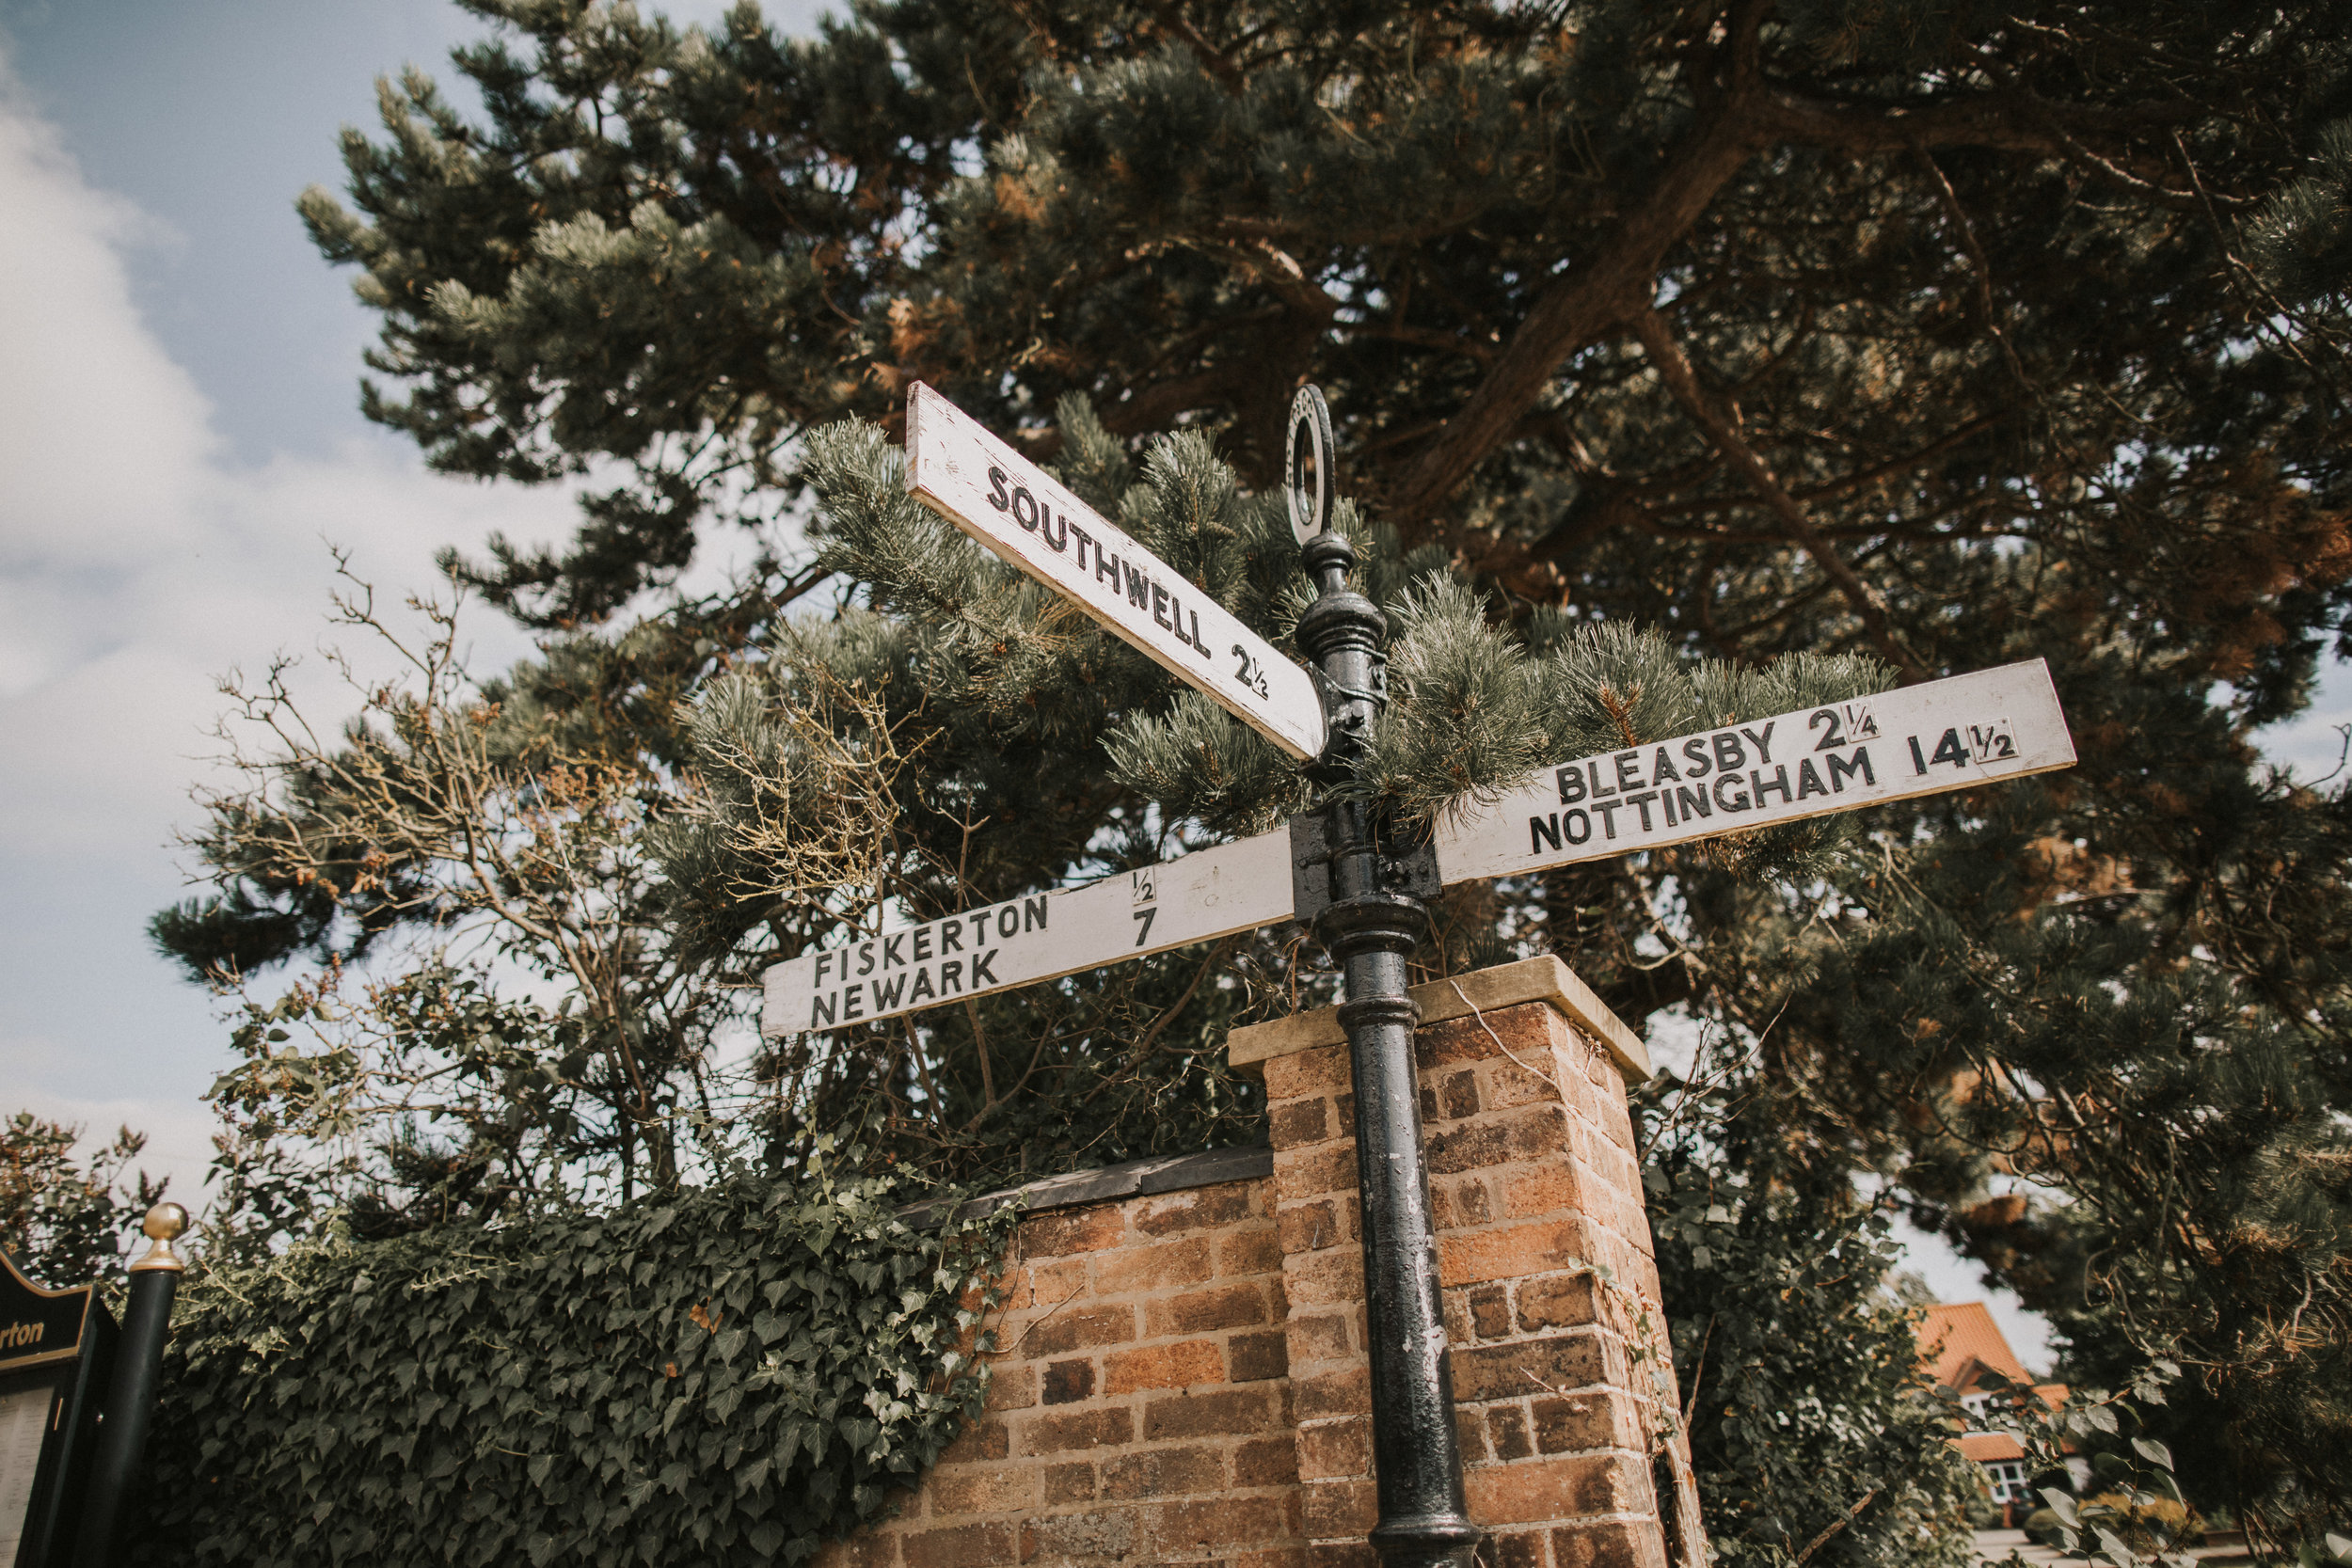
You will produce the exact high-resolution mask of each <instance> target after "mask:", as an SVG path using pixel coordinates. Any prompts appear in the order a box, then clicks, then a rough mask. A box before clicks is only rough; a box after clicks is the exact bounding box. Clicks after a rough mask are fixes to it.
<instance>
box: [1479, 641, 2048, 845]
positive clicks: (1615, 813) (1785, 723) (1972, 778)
mask: <svg viewBox="0 0 2352 1568" xmlns="http://www.w3.org/2000/svg"><path fill="white" fill-rule="evenodd" d="M2073 765H2074V737H2073V736H2070V735H2068V734H2067V731H2066V715H2065V714H2064V713H2063V712H2061V711H2060V710H2059V708H2058V692H2057V690H2056V689H2053V688H2052V686H2051V684H2050V670H2049V666H2048V665H2046V664H2044V663H2043V662H2042V660H2040V659H2038V658H2037V659H2030V660H2028V661H2026V662H2025V663H2023V664H2006V665H2002V666H2001V667H1999V668H1998V669H1994V670H1979V671H1978V672H1976V673H1973V674H1967V675H1954V676H1952V677H1950V678H1949V679H1947V680H1940V681H1927V682H1924V683H1922V684H1920V685H1918V686H1913V687H1905V688H1902V689H1898V690H1894V691H1886V692H1882V693H1880V694H1879V695H1878V696H1875V697H1863V698H1859V699H1857V700H1855V701H1853V702H1850V703H1834V704H1831V705H1827V706H1824V707H1816V708H1801V709H1799V710H1797V711H1796V712H1793V713H1783V714H1779V715H1776V716H1774V717H1772V718H1770V719H1759V720H1756V721H1754V722H1752V723H1739V724H1727V725H1725V726H1724V727H1723V728H1722V729H1717V730H1707V731H1703V732H1701V733H1699V734H1696V735H1688V736H1677V737H1675V738H1674V739H1672V740H1666V741H1659V742H1654V743H1648V744H1645V745H1641V746H1633V747H1629V748H1627V749H1626V750H1624V751H1622V752H1608V753H1605V754H1603V755H1600V756H1594V757H1583V758H1580V759H1579V760H1577V761H1575V762H1572V763H1568V764H1566V765H1565V766H1563V767H1559V768H1549V769H1547V770H1546V772H1545V774H1544V776H1543V777H1542V778H1541V779H1540V780H1538V781H1537V782H1536V783H1535V784H1533V785H1531V786H1530V787H1528V788H1526V789H1523V790H1520V791H1518V792H1517V793H1515V794H1512V795H1507V796H1505V797H1503V798H1502V800H1497V801H1495V802H1494V803H1493V804H1492V805H1489V806H1486V807H1484V808H1482V809H1480V810H1477V811H1474V812H1472V813H1470V814H1469V815H1467V816H1464V817H1462V818H1460V819H1459V820H1457V821H1454V822H1450V823H1440V824H1439V826H1438V833H1437V840H1438V868H1439V870H1440V872H1441V874H1442V875H1443V877H1444V879H1445V881H1446V883H1447V885H1448V886H1451V885H1453V884H1454V883H1455V882H1468V881H1475V880H1477V879H1481V878H1485V877H1507V876H1514V875H1519V874H1523V873H1526V872H1531V871H1542V870H1546V869H1548V868H1549V867H1551V866H1556V865H1569V864H1573V863H1576V862H1579V861H1589V860H1599V859H1602V858H1603V857H1605V856H1609V855H1629V854H1632V853H1634V852H1635V851H1637V850H1642V849H1656V848H1660V847H1663V846H1665V845H1669V844H1681V843H1685V842H1687V841H1689V840H1691V839H1694V838H1708V837H1711V836H1713V835H1715V834H1719V833H1732V832H1741V831H1743V830H1745V829H1749V828H1760V827H1763V826H1765V825H1766V824H1767V823H1772V822H1793V821H1797V820H1799V819H1801V818H1804V817H1808V816H1828V815H1829V814H1831V813H1833V812H1841V811H1853V810H1855V809H1857V808H1859V807H1862V806H1869V805H1877V804H1879V803H1880V802H1882V801H1885V800H1906V799H1909V798H1911V797H1913V796H1917V795H1936V794H1941V793H1943V792H1945V791H1947V790H1954V789H1968V788H1972V787H1974V786H1976V785H1978V784H1997V783H2000V782H2002V781H2004V780H2009V779H2018V778H2023V777H2025V776H2026V774H2029V773H2046V772H2048V771H2050V770H2051V769H2053V768H2069V767H2072V766H2073Z"/></svg>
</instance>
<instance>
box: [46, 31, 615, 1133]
mask: <svg viewBox="0 0 2352 1568" xmlns="http://www.w3.org/2000/svg"><path fill="white" fill-rule="evenodd" d="M0 213H5V214H8V217H7V221H6V222H0V736H5V737H6V744H5V745H0V954H6V955H7V957H6V958H0V964H5V965H6V969H5V974H6V976H7V981H8V983H7V984H6V985H5V986H0V1113H4V1112H5V1111H7V1110H8V1109H11V1108H14V1107H17V1106H31V1105H35V1104H45V1105H53V1106H56V1107H59V1108H60V1114H68V1115H70V1116H71V1117H72V1119H76V1120H81V1121H86V1122H89V1123H91V1124H92V1127H93V1131H105V1132H111V1130H112V1127H113V1124H114V1122H115V1121H116V1120H119V1119H122V1117H123V1116H127V1115H130V1114H131V1112H132V1111H134V1110H135V1111H136V1112H137V1116H136V1117H134V1118H133V1119H134V1124H135V1125H141V1124H144V1125H145V1126H146V1127H147V1128H148V1130H149V1131H151V1132H154V1133H156V1135H157V1137H158V1139H159V1140H161V1139H162V1138H163V1137H164V1135H165V1129H167V1128H169V1129H171V1130H172V1131H171V1132H170V1134H169V1137H170V1141H171V1142H172V1144H173V1146H174V1157H175V1161H177V1160H178V1159H179V1158H181V1157H182V1156H183V1155H186V1154H193V1155H194V1156H195V1157H196V1163H197V1164H198V1165H199V1167H200V1164H201V1157H202V1154H203V1151H204V1149H205V1148H206V1147H207V1139H206V1137H204V1136H202V1135H195V1134H191V1133H190V1132H189V1130H188V1129H187V1128H183V1127H181V1125H180V1123H181V1122H182V1121H183V1120H186V1119H188V1118H189V1117H195V1118H197V1120H198V1122H199V1123H202V1122H208V1121H209V1117H208V1115H207V1114H206V1113H205V1111H204V1110H203V1108H202V1107H201V1106H199V1105H198V1104H197V1103H196V1101H195V1096H196V1095H197V1094H198V1093H200V1092H201V1089H202V1087H203V1086H204V1085H206V1084H207V1083H209V1082H210V1079H211V1076H212V1073H213V1072H214V1071H215V1070H216V1069H217V1068H218V1067H219V1066H221V1065H224V1064H223V1054H224V1053H223V1052H222V1049H221V1046H220V1043H219V1042H220V1041H221V1038H222V1031H221V1030H220V1029H219V1028H218V1026H217V1025H216V1024H215V1022H213V1004H212V1002H211V1001H210V1000H209V999H208V998H206V997H205V996H204V995H203V994H202V993H201V992H200V991H199V990H196V989H195V988H193V987H190V986H187V985H185V984H184V983H183V982H180V981H178V980H176V979H175V978H173V977H172V976H171V975H170V974H169V973H168V972H167V971H166V969H165V968H164V966H163V965H162V963H161V962H160V960H159V959H158V958H156V957H155V956H154V955H152V954H151V953H150V952H149V951H148V950H147V948H146V946H145V942H144V938H143V935H142V929H141V927H142V922H143V920H144V917H145V916H146V915H147V914H148V913H149V912H150V911H153V910H154V909H156V908H158V907H160V906H161V905H163V904H165V903H167V902H168V901H170V900H172V899H174V898H176V897H178V896H180V895H181V894H182V887H181V878H180V875H179V873H178V871H177V870H176V869H175V866H174V852H173V850H172V849H171V848H170V847H169V846H170V841H171V837H172V830H173V828H174V826H175V824H179V823H185V822H188V821H189V820H191V819H192V817H193V815H194V814H193V811H192V808H191V807H190V805H189V803H188V800H187V795H188V789H189V786H190V784H192V783H193V782H195V781H196V780H197V779H198V778H199V776H200V775H202V774H204V773H205V772H206V771H207V765H206V764H205V763H204V761H203V760H202V759H203V758H205V757H208V756H209V755H211V754H212V753H213V752H214V751H215V749H216V747H215V743H214V742H213V741H211V740H210V739H209V738H208V735H207V732H208V731H209V729H210V728H211V726H212V725H213V723H214V721H215V719H216V718H217V717H218V715H219V714H220V712H221V710H222V708H223V706H224V704H223V700H222V699H221V698H220V696H219V695H218V694H217V692H216V691H215V677H216V675H217V674H219V673H221V672H223V671H226V670H228V669H230V667H232V666H242V667H243V668H244V669H246V671H248V672H256V671H258V670H259V669H261V668H262V666H264V665H265V664H266V663H267V662H268V660H269V659H270V657H272V656H273V654H275V653H277V652H278V651H280V650H283V651H287V652H291V653H294V654H298V655H310V656H312V657H310V658H309V661H308V663H309V668H308V670H307V671H306V673H305V674H304V676H303V679H302V689H305V690H307V691H310V692H315V693H318V694H319V695H320V697H321V700H322V702H323V704H325V705H328V706H329V709H330V710H329V711H327V712H326V713H325V714H324V715H323V717H325V718H326V719H327V720H328V721H333V720H334V719H336V718H337V717H339V716H340V710H342V708H344V707H347V703H346V702H344V701H342V700H341V698H340V696H339V695H330V691H331V689H330V688H329V686H328V681H327V672H326V670H325V669H324V668H323V661H321V660H319V659H317V658H316V657H315V656H314V650H315V647H316V644H317V643H318V641H320V638H321V633H322V630H323V626H324V613H325V611H326V608H327V594H328V592H329V590H330V588H331V587H332V586H333V563H332V561H331V559H330V557H329V554H328V550H327V547H326V543H325V542H324V541H326V540H332V541H334V542H335V543H337V544H339V545H341V546H345V547H347V548H349V549H350V550H351V552H352V557H353V565H354V569H355V570H356V571H358V573H360V574H361V575H362V576H364V577H366V578H369V579H370V580H372V581H373V582H374V583H375V584H376V585H377V586H378V588H379V590H380V592H379V602H380V603H382V604H385V605H388V606H390V607H392V608H394V609H395V610H397V608H398V607H399V604H400V600H401V598H402V596H403V595H404V594H405V593H406V592H408V591H411V590H415V589H428V590H429V589H431V588H433V587H434V586H435V584H436V578H435V574H434V568H433V564H432V555H433V551H434V550H435V549H436V548H437V546H442V545H447V544H455V545H458V546H461V547H470V546H477V545H478V544H479V542H480V541H481V540H482V538H483V537H484V536H485V534H486V533H488V532H489V531H491V530H493V529H502V530H504V531H507V532H509V533H512V534H514V535H516V536H517V537H519V538H524V539H532V538H545V537H551V536H552V537H561V536H563V535H564V534H566V533H568V531H569V530H570V528H571V526H572V522H573V518H574V513H573V511H572V506H571V502H570V499H569V498H568V497H567V496H566V495H565V494H564V493H562V492H561V491H557V490H541V491H529V490H521V489H517V488H514V487H506V486H484V485H479V484H472V483H462V482H458V481H453V480H449V479H444V478H440V477H437V476H435V475H432V474H429V473H427V472H426V471H425V470H424V469H423V467H422V466H421V464H420V463H419V461H418V460H417V457H416V454H415V452H414V451H412V450H410V449H408V448H407V447H405V445H403V444H401V443H400V442H398V441H397V440H395V439H394V438H392V437H389V436H384V435H380V434H377V433H373V432H371V431H368V430H366V429H365V428H364V427H362V426H361V425H360V423H359V421H358V418H357V416H356V414H355V415H354V417H353V419H352V421H351V422H352V427H353V431H354V434H353V435H352V436H350V437H349V438H348V439H346V440H345V441H343V442H342V444H341V445H339V446H337V447H335V448H333V449H331V450H328V451H323V452H322V451H310V452H307V453H294V454H289V455H281V456H279V457H277V458H275V459H273V460H271V461H269V462H267V463H263V464H259V465H254V464H246V463H240V462H238V461H237V460H236V459H234V458H233V457H232V456H231V455H230V453H229V449H228V447H227V445H226V443H224V442H223V441H221V440H220V439H219V438H218V436H217V435H216V431H215V415H214V409H213V407H212V405H211V404H210V403H209V402H208V401H207V399H206V398H205V396H204V395H203V393H202V391H201V390H200V389H199V388H198V387H197V385H196V384H195V382H194V381H193V380H192V378H191V377H190V376H189V375H188V373H187V372H185V371H184V370H183V368H182V367H181V366H179V365H177V364H175V363H174V362H173V361H172V359H171V357H170V356H169V355H168V354H167V352H166V351H165V350H164V348H163V347H162V345H161V343H160V342H159V341H158V340H157V338H156V337H155V335H154V334H153V332H151V330H150V328H149V326H148V325H147V324H146V323H145V322H144V321H143V320H142V319H141V317H140V314H139V310H138V308H137V305H136V301H135V294H134V291H133V284H132V277H131V273H130V269H129V267H128V266H127V265H126V253H127V251H128V250H129V248H130V247H132V246H134V245H138V244H141V243H146V242H147V241H149V240H151V239H152V238H153V237H154V232H155V226H154V225H152V224H151V223H150V222H148V221H147V220H145V219H143V218H142V217H141V215H140V214H138V213H137V211H136V210H135V209H134V208H133V207H131V206H130V205H129V204H127V203H126V202H124V201H122V200H121V199H119V198H116V197H114V196H111V195H108V194H107V193H105V192H103V191H100V190H97V189H94V188H92V186H91V185H90V184H89V182H87V180H86V179H85V178H84V176H83V174H82V173H81V171H80V169H79V168H78V167H77V166H76V165H75V164H74V162H73V161H72V158H71V157H70V156H68V154H67V153H66V151H65V150H63V148H62V146H61V144H60V141H59V138H58V135H57V134H56V131H55V129H54V128H53V127H51V126H50V125H48V124H47V123H45V122H44V121H43V120H41V119H40V118H39V117H38V116H37V115H36V114H35V113H34V112H33V111H32V109H31V108H30V107H29V106H28V105H27V103H26V102H25V100H24V95H23V94H22V93H21V92H20V91H19V90H18V89H16V88H15V87H14V86H13V84H12V83H11V82H10V81H9V80H8V77H7V75H6V68H5V63H4V62H0ZM472 631H473V634H474V635H475V637H476V638H477V639H479V642H478V645H477V646H478V652H479V655H480V658H479V664H480V666H481V667H486V668H497V667H500V666H502V665H503V664H504V663H506V662H507V661H508V660H510V659H511V658H512V657H515V656H516V655H518V654H520V653H521V652H523V651H525V649H526V647H527V643H526V642H525V641H524V640H523V639H522V638H521V637H520V636H519V635H518V634H517V633H516V631H515V630H514V629H513V628H512V627H511V626H507V624H506V623H505V622H504V621H503V620H502V619H501V618H500V617H498V616H497V615H495V614H493V613H490V612H488V611H486V610H485V611H484V612H482V613H480V614H478V615H476V616H474V617H473V622H472ZM173 1095H177V1096H180V1097H181V1098H178V1099H165V1098H162V1097H166V1096H173ZM117 1105H119V1106H121V1107H123V1110H122V1111H121V1112H120V1113H118V1111H117V1110H115V1109H112V1108H110V1107H114V1106H117ZM192 1125H194V1124H192ZM181 1145H188V1146H190V1147H189V1148H187V1149H185V1150H183V1149H181V1148H180V1147H179V1146H181Z"/></svg>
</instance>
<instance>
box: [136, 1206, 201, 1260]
mask: <svg viewBox="0 0 2352 1568" xmlns="http://www.w3.org/2000/svg"><path fill="white" fill-rule="evenodd" d="M139 1228H140V1229H141V1230H143V1231H145V1232H146V1233H147V1236H148V1238H149V1240H151V1241H152V1242H153V1243H155V1244H154V1245H153V1246H151V1247H149V1248H148V1249H147V1256H146V1257H144V1258H142V1259H139V1260H138V1261H137V1262H135V1263H134V1264H132V1265H131V1272H132V1273H133V1274H149V1273H153V1272H155V1271H158V1270H168V1271H170V1272H171V1273H173V1274H178V1273H180V1272H181V1271H182V1270H183V1269H185V1268H186V1267H187V1264H186V1263H184V1262H183V1261H181V1259H180V1255H179V1254H178V1253H176V1252H173V1251H172V1250H171V1243H173V1241H175V1240H176V1239H178V1238H179V1237H180V1236H183V1235H184V1234H185V1233H186V1232H187V1228H188V1212H187V1211H186V1210H185V1209H183V1208H181V1207H180V1205H178V1204H176V1203H158V1204H157V1205H155V1207H154V1208H152V1209H150V1210H149V1211H148V1212H147V1218H146V1220H145V1221H144V1222H143V1223H142V1224H141V1225H140V1226H139Z"/></svg>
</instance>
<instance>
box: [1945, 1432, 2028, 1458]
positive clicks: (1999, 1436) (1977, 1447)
mask: <svg viewBox="0 0 2352 1568" xmlns="http://www.w3.org/2000/svg"><path fill="white" fill-rule="evenodd" d="M1959 1448H1960V1457H1961V1458H1963V1459H1973V1460H1975V1461H1976V1462H1977V1463H1978V1464H1979V1465H1997V1464H1999V1463H2000V1462H2001V1461H2002V1460H2004V1459H2023V1458H2025V1457H2026V1446H2025V1445H2024V1444H2023V1443H2020V1442H2019V1441H2018V1440H2017V1439H2016V1438H2014V1437H2011V1436H2010V1434H2009V1433H2006V1432H1972V1433H1969V1434H1968V1435H1967V1436H1965V1437H1963V1438H1961V1439H1959Z"/></svg>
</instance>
